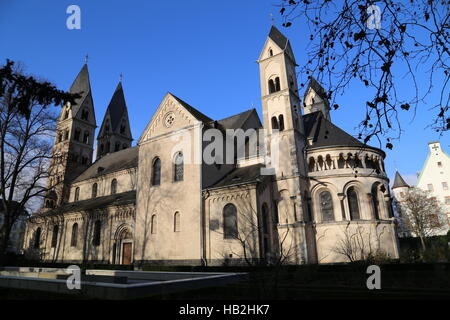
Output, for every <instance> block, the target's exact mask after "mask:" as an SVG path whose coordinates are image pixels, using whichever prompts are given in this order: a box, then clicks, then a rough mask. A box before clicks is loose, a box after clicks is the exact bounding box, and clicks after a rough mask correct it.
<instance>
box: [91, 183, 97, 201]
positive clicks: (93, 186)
mask: <svg viewBox="0 0 450 320" xmlns="http://www.w3.org/2000/svg"><path fill="white" fill-rule="evenodd" d="M97 188H98V186H97V184H96V183H94V184H93V185H92V195H91V197H92V198H96V197H97Z"/></svg>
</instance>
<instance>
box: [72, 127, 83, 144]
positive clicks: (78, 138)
mask: <svg viewBox="0 0 450 320" xmlns="http://www.w3.org/2000/svg"><path fill="white" fill-rule="evenodd" d="M80 136H81V130H80V129H78V128H76V129H75V133H74V135H73V139H74V140H75V141H80Z"/></svg>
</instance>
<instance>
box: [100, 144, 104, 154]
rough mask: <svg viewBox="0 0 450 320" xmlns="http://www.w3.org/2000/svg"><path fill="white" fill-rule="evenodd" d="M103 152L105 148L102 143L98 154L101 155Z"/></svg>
mask: <svg viewBox="0 0 450 320" xmlns="http://www.w3.org/2000/svg"><path fill="white" fill-rule="evenodd" d="M104 152H105V146H104V145H103V143H102V144H101V145H100V154H103V153H104Z"/></svg>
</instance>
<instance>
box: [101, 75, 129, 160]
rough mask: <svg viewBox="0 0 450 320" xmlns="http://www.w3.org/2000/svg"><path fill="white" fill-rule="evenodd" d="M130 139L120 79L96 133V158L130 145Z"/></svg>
mask: <svg viewBox="0 0 450 320" xmlns="http://www.w3.org/2000/svg"><path fill="white" fill-rule="evenodd" d="M132 141H133V138H132V136H131V129H130V122H129V120H128V111H127V105H126V103H125V95H124V93H123V88H122V81H119V84H118V85H117V88H116V90H115V91H114V95H113V97H112V98H111V102H110V103H109V106H108V109H106V112H105V116H104V118H103V122H102V125H101V127H100V132H99V133H98V137H97V159H100V158H101V157H102V156H104V155H106V154H108V153H111V152H116V151H119V150H122V149H126V148H129V147H131V142H132Z"/></svg>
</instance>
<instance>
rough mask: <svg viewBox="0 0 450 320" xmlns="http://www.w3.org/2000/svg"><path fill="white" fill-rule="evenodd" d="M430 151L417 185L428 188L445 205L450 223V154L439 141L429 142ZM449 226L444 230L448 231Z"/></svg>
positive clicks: (444, 231) (443, 231)
mask: <svg viewBox="0 0 450 320" xmlns="http://www.w3.org/2000/svg"><path fill="white" fill-rule="evenodd" d="M428 146H429V148H430V151H429V152H428V156H427V158H426V160H425V163H424V165H423V168H422V171H421V172H420V174H419V178H418V180H417V187H418V188H420V189H422V190H426V191H428V192H429V193H430V195H432V196H433V197H435V198H436V200H438V201H440V202H441V203H442V204H443V205H444V210H445V212H446V213H447V218H448V219H449V225H450V189H449V185H450V156H449V155H448V154H446V153H445V152H444V150H442V148H441V144H440V143H439V142H438V141H433V142H430V143H428ZM448 230H449V226H447V228H445V229H443V230H442V234H445V233H447V232H448Z"/></svg>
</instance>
